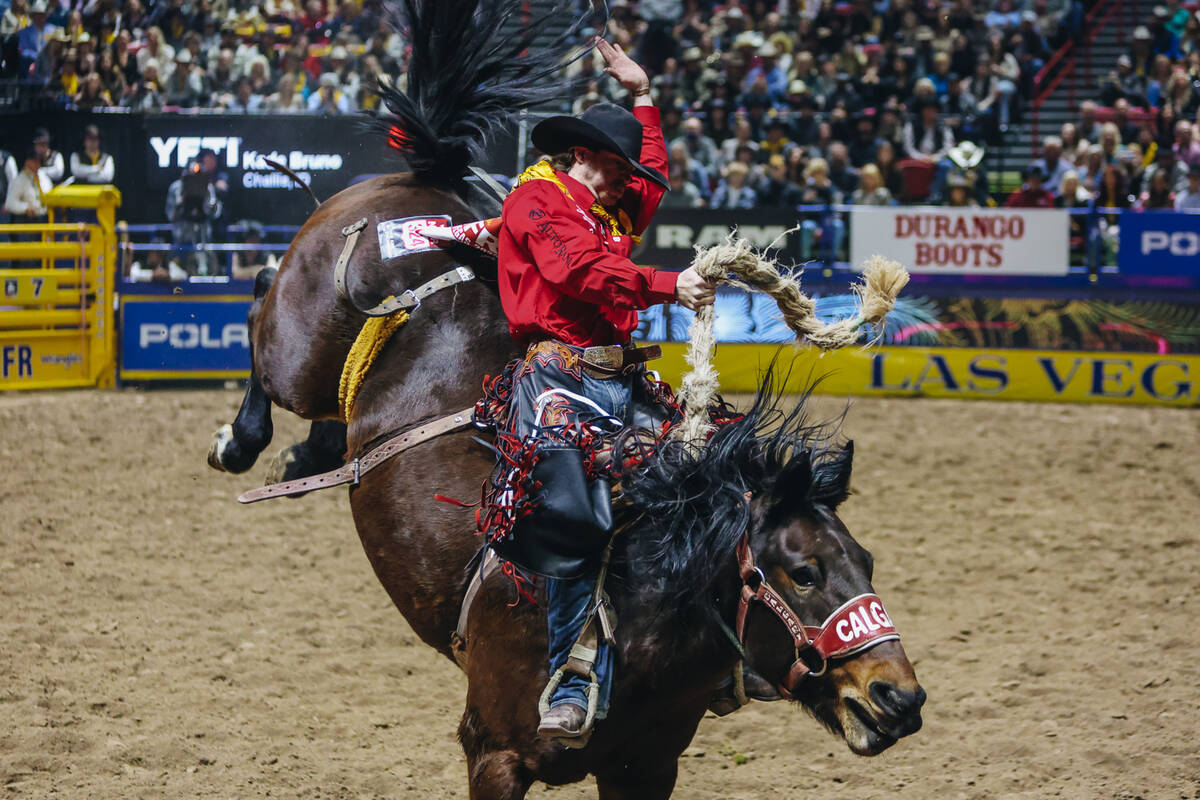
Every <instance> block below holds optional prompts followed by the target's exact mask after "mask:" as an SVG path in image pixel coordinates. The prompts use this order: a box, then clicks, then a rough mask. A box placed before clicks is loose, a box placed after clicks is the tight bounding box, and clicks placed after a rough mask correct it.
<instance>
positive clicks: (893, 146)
mask: <svg viewBox="0 0 1200 800" xmlns="http://www.w3.org/2000/svg"><path fill="white" fill-rule="evenodd" d="M610 5H611V7H612V16H611V19H610V21H609V25H608V30H607V32H606V33H607V35H608V37H609V38H610V39H612V40H613V41H615V42H617V43H619V44H621V45H622V46H624V47H625V48H626V49H627V50H630V51H631V52H634V53H635V55H636V57H637V58H638V60H639V62H640V63H642V64H643V65H644V66H646V67H647V70H648V71H649V72H650V74H651V75H652V76H653V77H652V92H653V97H654V100H655V102H656V104H657V105H658V106H659V108H660V109H662V113H663V130H664V134H665V135H666V137H667V141H668V145H669V150H670V171H671V180H672V184H673V188H674V189H675V191H673V192H672V193H670V194H668V195H667V198H666V200H665V204H666V205H667V206H676V207H690V208H699V207H710V208H762V207H777V208H794V207H796V206H797V205H801V206H813V205H825V204H842V203H846V204H878V205H882V204H889V203H896V202H900V203H904V202H930V203H947V204H949V203H951V202H954V203H956V204H959V205H970V204H975V203H980V204H982V203H987V202H989V199H990V198H989V196H988V194H987V192H986V181H985V178H984V176H983V175H982V167H981V165H980V160H981V158H982V152H983V151H982V149H981V148H980V147H977V145H979V146H984V147H986V146H987V145H989V144H997V143H998V142H999V141H1000V139H1001V137H1002V136H1003V134H1004V132H1005V131H1006V130H1007V128H1008V126H1009V125H1011V124H1012V123H1014V122H1017V121H1018V120H1019V119H1020V117H1021V115H1022V113H1023V107H1024V103H1023V100H1024V99H1026V98H1028V97H1029V95H1030V92H1031V87H1032V82H1033V77H1034V75H1035V74H1036V73H1037V71H1038V70H1039V69H1041V67H1042V66H1043V65H1044V63H1045V62H1046V60H1047V59H1048V58H1049V57H1050V56H1051V54H1052V53H1053V52H1054V50H1055V49H1056V48H1057V47H1059V46H1061V45H1062V44H1063V43H1065V42H1066V40H1067V39H1068V38H1069V37H1070V36H1071V35H1072V33H1073V32H1077V31H1078V29H1079V27H1080V25H1081V24H1082V8H1083V7H1082V5H1081V4H1080V3H1077V2H1074V0H1023V2H1014V0H995V2H994V3H992V2H988V3H976V2H974V0H943V1H942V2H938V0H848V2H834V0H813V2H810V3H805V4H801V3H794V2H766V0H728V2H724V3H720V4H718V5H713V4H711V3H707V2H702V0H642V1H641V2H640V3H637V4H636V5H635V4H632V3H629V2H623V1H622V0H617V2H613V3H611V4H610ZM572 72H573V74H575V75H576V76H577V77H580V78H582V79H583V80H584V81H585V82H586V86H587V89H586V92H585V93H584V95H583V96H582V97H581V98H580V99H579V100H578V101H577V103H576V104H575V110H576V111H580V110H582V109H583V108H585V107H587V106H588V105H589V104H592V103H596V102H601V101H605V100H611V101H617V102H620V101H622V100H623V99H624V98H623V97H622V94H621V89H620V87H619V86H618V85H616V84H615V83H614V82H613V81H611V80H609V79H607V78H606V77H605V75H604V72H603V65H602V64H601V63H600V62H599V61H598V59H597V58H596V57H593V56H586V57H584V58H583V59H581V60H580V61H579V62H577V64H575V65H574V66H573V68H572ZM964 143H966V144H969V145H970V149H969V150H967V151H965V152H964V151H963V150H962V148H961V147H960V146H961V145H963V144H964ZM956 156H957V157H956ZM821 227H822V229H823V231H824V233H826V234H832V235H834V236H835V237H837V235H838V231H837V230H834V228H836V227H837V225H836V223H834V224H831V223H830V222H829V221H828V220H827V221H826V222H825V223H823V224H822V226H821Z"/></svg>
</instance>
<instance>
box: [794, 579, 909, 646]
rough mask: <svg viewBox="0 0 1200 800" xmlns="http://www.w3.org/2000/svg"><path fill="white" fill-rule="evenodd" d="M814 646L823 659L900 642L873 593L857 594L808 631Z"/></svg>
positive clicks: (893, 626)
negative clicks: (821, 623) (815, 627)
mask: <svg viewBox="0 0 1200 800" xmlns="http://www.w3.org/2000/svg"><path fill="white" fill-rule="evenodd" d="M808 635H809V636H811V637H812V639H813V646H814V647H815V648H816V649H817V652H819V653H820V654H821V655H822V656H824V657H825V658H827V659H829V658H844V657H845V656H848V655H852V654H854V653H857V652H859V651H862V650H866V649H867V648H869V647H874V646H875V645H877V644H880V643H882V642H886V641H891V640H893V639H899V638H900V634H899V633H897V632H896V626H895V625H893V624H892V620H891V618H890V617H888V615H887V612H886V611H884V609H883V601H882V600H880V599H879V597H878V596H876V595H873V594H860V595H859V596H858V597H855V598H854V599H852V600H849V601H847V602H846V603H844V604H843V605H842V607H841V608H839V609H837V610H836V611H834V612H833V613H832V614H830V615H829V618H828V619H826V620H825V624H823V625H822V626H821V627H820V628H819V629H814V628H809V629H808Z"/></svg>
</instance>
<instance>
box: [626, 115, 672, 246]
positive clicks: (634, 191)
mask: <svg viewBox="0 0 1200 800" xmlns="http://www.w3.org/2000/svg"><path fill="white" fill-rule="evenodd" d="M633 115H634V116H635V117H637V120H638V122H640V123H642V152H641V154H640V155H639V156H638V160H639V161H641V162H642V163H643V164H645V165H646V166H647V167H650V168H651V169H656V170H658V171H659V172H661V173H662V174H663V176H664V177H670V176H669V173H668V172H667V169H668V168H667V143H666V140H665V139H663V134H662V124H661V115H660V112H659V110H658V108H657V107H656V106H634V107H633ZM664 194H666V190H665V189H663V187H661V186H659V185H658V184H657V183H655V182H654V181H651V180H647V179H646V178H641V177H638V176H634V179H633V180H632V181H631V182H630V187H629V190H628V191H627V192H626V193H625V197H624V198H622V199H621V207H622V208H624V209H625V211H626V212H627V213H628V214H629V218H630V219H631V220H632V221H633V232H634V233H637V234H640V233H642V232H643V231H645V230H646V228H649V227H650V220H651V219H653V218H654V213H655V212H656V211H658V204H659V203H660V202H662V198H663V195H664Z"/></svg>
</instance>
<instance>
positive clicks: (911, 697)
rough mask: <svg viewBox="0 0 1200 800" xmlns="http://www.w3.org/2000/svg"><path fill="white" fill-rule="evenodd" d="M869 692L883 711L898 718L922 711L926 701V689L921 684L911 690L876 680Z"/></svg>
mask: <svg viewBox="0 0 1200 800" xmlns="http://www.w3.org/2000/svg"><path fill="white" fill-rule="evenodd" d="M868 693H869V694H870V695H871V699H872V700H873V701H874V702H875V705H876V706H878V707H879V709H880V710H881V711H883V712H885V713H886V714H888V715H890V716H892V717H895V718H897V719H903V718H905V717H907V716H909V715H911V714H916V713H918V712H920V710H921V706H922V705H923V704H924V703H925V690H924V689H922V688H921V687H920V686H918V687H917V690H916V691H915V692H910V691H907V690H905V689H901V688H900V687H899V686H896V685H894V684H891V683H885V682H883V681H875V682H874V683H872V684H871V687H870V689H868Z"/></svg>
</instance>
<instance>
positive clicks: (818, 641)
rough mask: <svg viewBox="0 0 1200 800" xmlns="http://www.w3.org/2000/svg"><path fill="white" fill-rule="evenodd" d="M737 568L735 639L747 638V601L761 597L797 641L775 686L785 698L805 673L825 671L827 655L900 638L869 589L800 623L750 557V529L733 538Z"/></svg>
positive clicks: (846, 653)
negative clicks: (815, 620)
mask: <svg viewBox="0 0 1200 800" xmlns="http://www.w3.org/2000/svg"><path fill="white" fill-rule="evenodd" d="M737 554H738V572H739V574H740V575H741V577H742V592H741V596H740V597H739V599H738V612H737V627H736V629H735V630H736V633H737V638H738V642H740V643H741V644H742V645H745V643H746V615H747V614H748V612H749V611H750V604H751V603H754V602H759V603H762V604H763V605H764V606H766V607H767V608H769V609H770V610H771V611H772V612H773V613H774V614H775V616H777V617H779V619H780V621H782V622H783V624H784V626H785V627H786V628H787V629H788V633H789V634H790V635H791V637H792V641H793V642H794V643H795V647H796V660H795V661H794V662H793V663H792V666H791V668H790V669H788V672H787V675H786V676H785V677H784V679H783V681H782V682H781V683H780V684H779V685H778V686H777V687H776V688H777V689H779V692H780V694H782V695H784V696H785V697H788V698H790V697H791V696H792V695H793V694H795V692H796V687H797V686H799V684H800V681H802V680H803V679H804V678H805V677H807V676H809V675H812V676H814V677H816V676H819V675H824V674H825V670H826V668H827V667H828V666H829V661H830V659H834V658H845V657H847V656H850V655H853V654H855V653H861V652H862V651H864V650H868V649H870V648H872V647H874V646H875V645H877V644H880V643H882V642H888V641H893V640H899V638H900V634H899V633H897V632H896V628H895V626H894V625H892V621H891V619H890V618H889V617H888V615H887V612H886V611H884V609H883V601H882V600H880V599H879V598H878V597H877V596H876V595H873V594H860V595H858V596H857V597H854V598H851V599H850V600H847V601H846V602H845V603H843V604H842V605H841V606H839V607H838V608H837V609H835V610H834V612H833V613H832V614H830V615H829V616H828V617H827V618H826V619H825V621H824V622H823V623H821V626H820V627H816V628H814V627H812V626H807V625H804V624H802V623H801V622H800V618H799V617H797V616H796V612H795V611H793V610H792V608H791V606H789V605H788V604H787V601H786V600H784V599H783V597H782V596H781V595H780V594H779V592H777V591H775V589H774V588H772V586H771V584H769V583H767V579H766V576H764V575H763V573H762V570H761V569H759V568H758V567H757V566H756V565H755V563H754V553H753V551H752V550H751V549H750V537H749V535H746V536H743V537H742V541H741V542H739V543H738V550H737Z"/></svg>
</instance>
